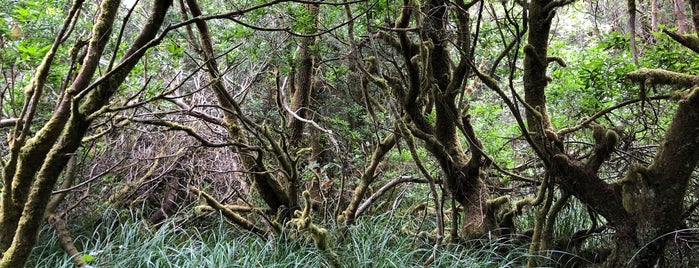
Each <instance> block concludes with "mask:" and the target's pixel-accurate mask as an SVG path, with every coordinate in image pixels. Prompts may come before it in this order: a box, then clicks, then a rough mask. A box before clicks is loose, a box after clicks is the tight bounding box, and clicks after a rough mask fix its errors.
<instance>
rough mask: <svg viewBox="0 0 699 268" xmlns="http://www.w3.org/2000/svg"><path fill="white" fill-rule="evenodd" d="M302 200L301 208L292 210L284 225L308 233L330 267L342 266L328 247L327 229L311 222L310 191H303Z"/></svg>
mask: <svg viewBox="0 0 699 268" xmlns="http://www.w3.org/2000/svg"><path fill="white" fill-rule="evenodd" d="M303 200H304V206H303V210H296V211H294V218H293V219H291V220H289V222H287V223H286V225H287V226H290V227H294V226H295V227H296V230H298V231H301V232H307V233H308V234H310V236H311V239H313V242H314V243H315V245H316V247H318V249H320V250H321V251H322V252H323V253H324V254H325V256H326V257H327V258H328V261H330V265H331V266H332V267H343V265H341V264H340V259H339V258H338V256H337V254H336V253H335V251H333V249H332V248H331V247H330V243H329V241H328V230H327V229H325V228H321V227H318V225H315V224H314V223H313V216H312V215H311V203H312V200H311V193H309V192H308V191H304V192H303Z"/></svg>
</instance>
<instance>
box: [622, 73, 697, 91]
mask: <svg viewBox="0 0 699 268" xmlns="http://www.w3.org/2000/svg"><path fill="white" fill-rule="evenodd" d="M626 77H627V78H628V79H630V80H631V81H633V82H636V83H642V84H645V85H670V86H678V87H682V88H691V87H693V86H697V85H699V76H697V75H689V74H683V73H676V72H672V71H666V70H661V69H646V68H641V69H639V70H637V71H633V72H630V73H628V74H626Z"/></svg>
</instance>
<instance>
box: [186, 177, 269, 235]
mask: <svg viewBox="0 0 699 268" xmlns="http://www.w3.org/2000/svg"><path fill="white" fill-rule="evenodd" d="M189 190H190V191H192V192H193V193H194V194H196V195H198V196H200V197H202V198H204V201H206V203H207V204H208V205H209V206H211V207H212V208H214V209H216V210H218V211H221V213H222V214H223V216H225V217H226V218H227V219H229V220H231V221H232V222H233V223H235V224H238V225H240V226H241V227H243V228H244V229H246V230H248V231H250V232H252V233H254V234H256V235H258V236H260V237H265V234H266V233H267V232H266V231H265V230H262V229H260V228H258V227H257V226H255V224H253V223H252V222H250V221H248V220H247V219H245V218H243V217H242V216H240V215H239V214H238V213H235V212H234V211H233V210H231V209H229V208H228V207H227V206H225V205H223V204H221V203H220V202H218V200H216V198H214V197H213V196H211V195H209V194H207V193H206V192H204V191H201V190H199V189H197V188H196V187H194V186H190V187H189Z"/></svg>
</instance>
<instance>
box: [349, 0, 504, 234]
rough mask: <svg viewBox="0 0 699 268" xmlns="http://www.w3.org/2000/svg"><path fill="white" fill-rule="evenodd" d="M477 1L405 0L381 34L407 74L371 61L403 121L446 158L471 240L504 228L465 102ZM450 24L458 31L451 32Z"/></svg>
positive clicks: (448, 181) (448, 180) (448, 182)
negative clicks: (491, 214)
mask: <svg viewBox="0 0 699 268" xmlns="http://www.w3.org/2000/svg"><path fill="white" fill-rule="evenodd" d="M477 2H478V1H472V2H470V3H468V4H467V3H464V2H463V1H456V2H449V1H443V0H430V1H425V2H423V3H422V4H421V5H420V6H418V4H419V3H417V2H415V1H407V0H406V1H403V5H402V8H401V12H400V14H399V16H398V18H397V19H396V20H395V22H394V25H393V27H392V28H391V29H389V30H392V33H388V32H383V31H380V32H379V33H378V34H377V36H379V37H380V38H381V39H382V40H384V41H385V42H386V43H387V44H388V45H390V46H392V47H393V48H395V49H396V50H397V51H398V53H399V54H400V57H401V58H402V61H403V64H404V65H405V66H404V71H403V70H401V72H404V73H405V76H401V77H404V79H400V78H399V77H395V76H390V75H388V74H387V73H385V72H384V73H382V72H381V71H380V70H381V69H380V68H377V67H376V66H377V65H379V64H381V63H378V62H375V59H373V58H369V59H368V64H366V69H367V72H368V73H369V74H370V75H369V76H370V79H371V80H372V81H373V82H374V83H375V84H376V85H377V86H379V87H380V88H382V89H384V90H386V91H389V92H392V93H393V96H394V97H395V99H396V100H397V102H398V104H399V105H397V107H396V108H398V109H399V111H400V112H399V114H398V115H396V116H402V117H403V118H402V119H400V120H401V122H404V123H405V124H407V127H408V129H409V130H410V132H411V134H412V135H413V136H414V137H416V138H418V139H420V140H422V141H423V142H424V148H425V149H427V151H428V152H429V153H430V154H431V155H432V156H433V157H434V158H435V159H436V161H437V163H439V166H440V167H441V170H442V171H443V173H444V176H445V178H444V187H445V189H446V190H447V191H448V192H449V193H450V195H451V196H452V197H453V198H454V199H455V200H456V201H457V202H458V203H459V204H460V205H461V206H463V210H464V222H463V223H462V230H461V232H462V236H463V237H465V238H467V239H469V238H477V237H480V236H482V235H484V234H486V233H487V232H488V231H490V230H494V229H496V226H495V222H494V220H493V219H489V218H488V216H487V213H486V205H485V204H486V201H487V198H488V190H487V188H486V185H485V183H484V182H483V178H482V174H484V172H483V168H484V167H483V163H484V158H483V155H482V154H481V152H482V151H481V148H480V147H481V145H480V142H479V140H478V139H477V137H476V134H475V133H474V131H473V129H472V127H471V125H470V120H469V116H468V114H467V110H466V109H464V107H465V106H460V105H467V104H465V102H462V103H459V102H458V100H459V96H461V94H466V93H465V91H464V90H463V89H464V88H463V84H464V83H465V82H466V80H467V77H468V75H469V72H470V70H471V69H470V68H471V62H473V56H472V54H471V39H470V38H471V32H470V27H471V19H470V15H469V11H468V10H469V8H470V7H471V6H473V5H475V4H477ZM452 25H454V26H452ZM450 27H455V28H456V30H455V31H453V30H447V28H450ZM414 40H417V42H415V41H414ZM454 51H457V52H456V54H452V53H453V52H454ZM454 59H456V62H455V61H454ZM462 139H463V140H466V141H467V143H468V144H467V146H464V145H462V142H461V140H462ZM355 194H356V193H355Z"/></svg>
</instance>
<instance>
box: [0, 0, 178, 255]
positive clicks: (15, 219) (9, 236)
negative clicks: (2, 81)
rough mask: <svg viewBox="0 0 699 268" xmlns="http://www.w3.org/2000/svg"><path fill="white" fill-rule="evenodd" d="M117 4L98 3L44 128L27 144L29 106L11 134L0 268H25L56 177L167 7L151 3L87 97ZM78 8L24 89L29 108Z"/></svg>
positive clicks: (113, 0) (112, 0)
mask: <svg viewBox="0 0 699 268" xmlns="http://www.w3.org/2000/svg"><path fill="white" fill-rule="evenodd" d="M119 4H120V1H117V0H105V1H103V2H102V5H101V7H100V14H99V15H98V17H97V19H96V22H95V24H94V27H93V32H92V35H91V36H92V38H91V40H90V43H89V47H88V50H87V56H86V57H85V60H84V61H83V62H82V68H81V70H80V72H78V75H77V76H76V78H75V80H74V82H73V84H72V85H71V87H70V88H69V89H68V90H67V91H66V92H65V96H64V98H62V99H61V101H60V103H58V106H57V108H56V110H55V112H54V114H53V116H52V117H51V119H50V120H49V121H48V123H46V124H45V125H44V127H43V128H42V129H41V130H40V131H38V132H37V133H36V134H35V135H34V136H33V137H32V138H31V139H28V140H27V139H26V137H27V134H28V133H27V132H23V131H28V130H29V129H30V124H31V123H32V120H31V117H32V116H33V114H34V113H35V112H36V111H35V110H32V109H31V108H30V109H27V108H26V107H31V105H29V106H25V110H24V111H23V115H27V118H23V123H24V125H22V127H21V128H20V124H21V123H18V125H17V127H16V132H15V133H16V134H17V133H20V134H17V135H13V137H12V138H13V142H12V148H11V152H10V161H8V162H7V164H6V165H5V167H4V168H3V180H4V185H5V187H4V188H3V189H2V191H3V192H2V199H3V200H2V208H0V213H1V214H0V252H2V260H0V267H22V266H24V263H25V262H26V261H27V258H28V257H29V254H30V253H31V249H32V247H33V246H34V244H35V243H36V238H37V234H38V231H39V227H40V224H41V222H43V220H44V212H45V210H46V207H47V205H48V202H49V200H50V197H51V191H52V190H53V188H54V186H55V184H56V181H57V180H58V178H59V175H60V174H61V172H62V171H63V169H64V168H65V166H66V164H67V163H68V161H69V159H70V157H71V155H72V154H73V153H74V152H75V151H76V150H77V149H78V147H79V146H80V143H81V140H82V138H83V136H84V135H85V133H86V132H87V129H88V127H89V126H90V123H91V121H92V120H93V119H92V118H93V116H94V113H95V112H97V111H98V110H99V109H101V108H102V107H104V106H105V105H106V104H107V103H108V101H109V98H110V97H111V96H112V95H113V94H114V93H115V92H116V90H117V88H118V87H119V86H120V85H121V84H122V83H123V81H124V79H125V78H126V76H127V75H128V74H129V72H130V71H131V70H132V69H133V67H134V66H135V65H136V63H137V62H138V60H139V59H140V58H141V57H142V56H143V55H144V54H145V52H146V49H143V48H144V47H145V46H146V44H147V43H148V42H150V41H151V40H153V39H154V38H155V36H156V34H157V31H158V30H159V29H160V26H161V24H162V22H163V19H164V18H165V13H166V12H167V10H168V8H169V6H170V5H171V1H169V0H159V1H155V3H154V4H153V9H152V12H151V16H150V18H149V20H148V22H147V23H146V24H145V25H144V27H143V29H142V31H141V33H140V34H139V36H138V37H137V38H136V40H135V41H134V43H133V45H132V46H131V47H130V48H129V49H128V50H127V51H126V52H125V53H124V57H123V58H122V61H121V62H120V63H121V64H120V65H119V67H117V68H118V69H115V70H113V72H111V73H110V75H109V76H107V77H103V78H104V79H103V80H101V81H103V82H102V83H100V84H98V85H97V86H96V87H94V88H93V89H92V90H91V91H89V92H83V91H84V90H85V89H86V88H87V87H88V86H89V85H90V83H91V81H92V80H93V77H94V74H95V72H96V70H97V66H98V64H99V60H100V58H101V56H102V53H103V52H104V48H105V46H106V44H107V42H108V41H109V40H110V38H105V37H109V36H110V33H111V30H112V25H113V23H114V20H115V18H116V14H117V12H118V9H119ZM81 5H82V1H76V2H74V5H73V8H72V9H71V12H70V14H71V15H69V16H68V18H67V19H66V22H65V23H64V28H63V30H61V31H60V33H59V35H58V36H57V38H56V42H55V43H54V46H53V48H52V49H51V50H50V52H49V53H48V54H47V56H46V57H45V58H44V62H43V63H42V65H41V66H39V67H38V68H37V73H36V75H35V77H34V78H33V80H32V83H31V84H30V85H29V86H28V87H27V92H26V93H27V95H28V96H27V101H28V102H29V101H30V100H31V102H33V103H34V105H35V104H36V102H38V101H39V100H40V98H41V92H42V89H43V83H44V82H45V81H46V80H45V79H46V75H47V74H48V70H49V67H50V65H51V63H52V60H53V57H54V55H55V54H54V53H55V51H56V49H57V47H58V45H59V44H60V42H59V40H63V39H64V38H65V36H63V34H64V33H65V29H66V27H67V25H68V23H69V22H70V21H71V20H72V19H73V18H72V16H73V14H75V11H77V9H78V8H80V6H81ZM20 129H22V130H20ZM19 212H21V214H20V213H19Z"/></svg>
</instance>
